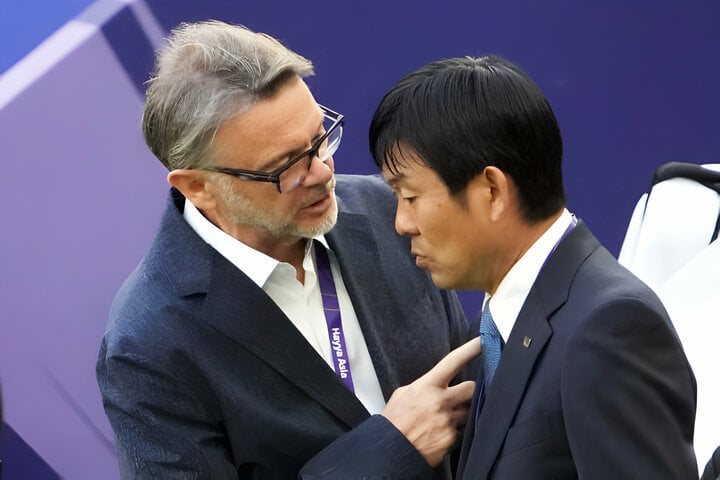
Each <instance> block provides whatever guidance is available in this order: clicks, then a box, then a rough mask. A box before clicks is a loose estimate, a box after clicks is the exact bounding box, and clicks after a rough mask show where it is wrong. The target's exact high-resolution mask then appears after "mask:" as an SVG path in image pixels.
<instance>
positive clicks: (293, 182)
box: [279, 117, 342, 192]
mask: <svg viewBox="0 0 720 480" xmlns="http://www.w3.org/2000/svg"><path fill="white" fill-rule="evenodd" d="M333 123H334V119H333V118H328V117H325V119H324V120H323V130H324V131H326V132H327V131H328V130H329V129H330V128H331V127H332V125H333ZM341 138H342V125H337V126H336V127H335V129H334V130H332V131H331V132H330V134H329V135H328V136H327V138H325V139H324V140H323V141H322V142H321V143H320V144H318V145H315V148H313V149H312V150H310V151H309V152H307V153H306V154H305V155H304V156H303V157H302V158H301V159H298V161H297V162H296V163H295V164H294V165H293V166H292V167H290V168H288V169H287V170H285V171H284V172H283V173H281V174H280V178H279V180H280V191H281V192H289V191H290V190H293V189H295V188H297V187H298V186H299V185H300V184H301V183H302V182H303V181H304V180H305V177H307V174H308V172H309V171H310V167H312V161H313V158H314V157H316V156H317V157H318V160H320V161H321V162H323V163H324V162H326V161H327V160H328V159H329V158H330V157H331V156H332V155H333V154H334V153H335V152H336V151H337V149H338V146H340V139H341Z"/></svg>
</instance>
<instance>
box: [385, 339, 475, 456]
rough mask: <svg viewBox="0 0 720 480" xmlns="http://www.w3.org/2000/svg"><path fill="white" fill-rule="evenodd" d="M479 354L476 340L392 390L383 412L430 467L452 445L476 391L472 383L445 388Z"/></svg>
mask: <svg viewBox="0 0 720 480" xmlns="http://www.w3.org/2000/svg"><path fill="white" fill-rule="evenodd" d="M479 353H480V339H479V338H475V339H473V340H470V341H469V342H467V343H466V344H464V345H462V346H460V347H458V348H456V349H455V350H453V351H452V352H450V353H448V354H447V355H446V356H445V358H443V359H442V360H440V361H439V362H438V364H437V365H435V366H434V367H433V368H431V369H430V370H429V371H428V372H427V373H426V374H425V375H423V376H422V377H420V378H418V379H417V380H415V381H414V382H412V383H411V384H410V385H405V386H404V387H400V388H398V389H397V390H395V392H393V394H392V396H391V397H390V400H388V403H387V405H386V406H385V409H384V410H383V412H382V415H383V416H385V418H387V419H388V420H389V421H390V422H391V423H392V424H393V425H394V426H395V427H396V428H397V429H398V430H400V431H401V432H402V433H403V434H404V435H405V436H406V437H407V439H408V440H409V441H410V443H412V444H413V446H414V447H415V448H416V449H417V451H418V452H420V454H421V455H422V456H423V457H425V460H427V462H428V463H429V464H430V466H432V467H436V466H437V465H438V464H440V462H441V461H442V459H443V457H444V456H445V454H447V452H448V450H449V449H450V448H451V447H452V446H453V445H454V444H455V440H456V438H457V434H458V428H459V427H461V426H463V425H465V421H466V420H467V416H468V411H469V407H470V401H471V400H472V396H473V392H474V390H475V382H473V381H466V382H462V383H460V384H458V385H454V386H452V387H449V386H448V385H449V384H450V381H451V380H452V379H453V378H454V377H455V376H456V375H457V374H458V372H460V370H461V369H462V368H463V366H464V365H465V364H466V363H467V362H469V361H470V360H471V359H472V358H474V357H476V356H477V355H478V354H479Z"/></svg>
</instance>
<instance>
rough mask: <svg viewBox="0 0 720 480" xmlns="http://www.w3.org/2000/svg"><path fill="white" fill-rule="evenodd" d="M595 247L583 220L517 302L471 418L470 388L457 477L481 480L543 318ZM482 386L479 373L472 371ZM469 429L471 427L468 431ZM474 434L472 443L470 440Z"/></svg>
mask: <svg viewBox="0 0 720 480" xmlns="http://www.w3.org/2000/svg"><path fill="white" fill-rule="evenodd" d="M599 246H600V244H599V242H598V241H597V240H596V239H595V237H593V235H592V234H591V233H590V231H589V230H588V228H587V226H586V225H585V224H584V223H583V222H579V223H578V224H577V226H576V227H575V228H574V229H573V231H572V232H570V234H569V235H568V236H567V237H566V238H565V239H563V240H562V241H561V242H560V244H559V245H558V247H557V249H556V250H555V252H553V254H552V255H551V256H550V258H549V259H548V261H547V263H546V264H545V266H544V267H543V269H542V270H541V271H540V273H539V275H538V278H537V279H536V281H535V284H534V285H533V287H532V288H531V290H530V293H529V294H528V297H527V299H526V301H525V303H524V304H523V307H522V309H521V310H520V313H519V314H518V318H517V320H516V322H515V325H514V326H513V329H512V331H511V333H510V336H509V337H508V341H507V343H506V344H505V347H504V348H503V354H502V358H501V361H500V364H499V365H498V367H497V370H496V371H495V376H494V378H493V384H492V389H491V390H489V391H488V392H484V393H486V394H487V395H486V398H485V401H484V405H483V407H482V409H481V413H480V417H479V418H477V417H476V413H477V403H478V401H479V398H478V397H479V396H480V395H479V394H480V393H481V392H480V391H481V389H482V387H479V388H478V389H476V395H475V398H473V403H472V407H471V413H470V417H469V418H468V425H470V426H471V427H470V428H467V429H466V432H465V438H464V441H463V446H462V450H461V457H460V458H461V460H460V466H459V474H460V475H459V477H461V476H462V472H464V471H471V472H473V475H474V476H477V477H478V478H486V477H487V476H488V475H489V473H490V470H491V468H492V465H493V463H494V462H495V458H496V457H497V455H498V453H499V452H500V448H501V447H502V443H503V441H504V439H505V435H506V433H507V431H508V429H509V428H510V424H511V423H512V419H513V418H514V416H515V413H516V411H517V409H518V406H519V405H520V402H521V400H522V397H523V393H524V392H525V388H526V386H527V383H528V381H529V379H530V375H531V373H532V370H533V367H534V366H535V363H536V361H537V359H538V357H539V356H540V354H541V352H542V351H543V349H544V347H545V344H546V343H547V342H548V341H549V340H550V337H551V336H552V328H551V326H550V323H549V319H550V318H551V317H552V315H553V314H554V313H555V312H556V311H557V310H558V309H559V308H561V307H562V306H563V305H564V304H565V302H566V301H567V298H568V295H569V291H570V286H571V283H572V279H573V277H574V276H575V274H576V272H577V270H578V268H580V265H581V264H582V263H583V262H584V261H585V259H587V257H588V256H590V254H591V253H592V252H593V251H594V250H596V249H597V248H598V247H599ZM478 373H479V376H478V379H477V381H478V383H479V384H480V385H482V380H483V379H482V369H478ZM472 426H475V428H472ZM475 431H477V432H478V435H477V441H474V442H473V437H475Z"/></svg>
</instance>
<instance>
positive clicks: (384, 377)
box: [326, 211, 401, 399]
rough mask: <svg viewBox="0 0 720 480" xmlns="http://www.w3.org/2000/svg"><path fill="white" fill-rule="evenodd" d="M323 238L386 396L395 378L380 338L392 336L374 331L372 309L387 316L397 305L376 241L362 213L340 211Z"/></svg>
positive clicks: (386, 397)
mask: <svg viewBox="0 0 720 480" xmlns="http://www.w3.org/2000/svg"><path fill="white" fill-rule="evenodd" d="M326 238H327V240H328V244H329V245H330V248H332V249H333V251H334V252H335V255H336V257H337V259H338V263H339V265H340V271H341V273H342V276H343V282H344V283H345V287H346V288H347V290H348V293H349V294H350V297H351V298H352V303H353V308H354V309H355V314H356V315H357V318H358V322H359V324H360V328H361V329H362V331H363V335H364V337H365V343H366V345H367V348H368V352H369V353H370V358H371V359H372V361H373V366H374V367H375V372H376V374H377V376H378V380H379V381H380V386H381V388H382V390H383V394H384V396H385V399H388V398H390V395H392V392H393V391H394V390H395V389H396V388H397V387H398V386H399V381H398V379H397V376H396V375H395V373H394V372H395V371H396V370H393V368H392V366H391V362H392V358H390V357H389V356H388V355H387V353H386V352H387V345H384V344H383V341H382V340H381V339H383V340H385V341H389V339H391V338H393V336H392V335H383V334H382V332H380V331H378V328H382V327H381V326H380V325H378V324H379V323H380V322H379V321H378V318H377V317H378V315H377V313H376V312H380V311H382V312H385V315H389V313H388V312H394V311H395V310H397V308H399V306H398V305H396V304H393V302H392V301H391V300H390V298H389V297H388V293H387V292H390V291H392V290H391V287H390V285H389V284H388V281H387V278H386V276H385V273H384V271H383V265H382V257H381V252H380V251H379V250H378V245H379V242H378V240H377V239H376V238H374V237H373V229H372V227H371V225H370V222H369V221H368V219H367V218H366V217H365V216H363V215H359V214H350V213H346V212H342V211H340V213H339V215H338V221H337V225H336V227H335V228H334V229H333V230H332V231H331V232H330V233H329V234H328V235H327V236H326ZM398 341H401V339H398Z"/></svg>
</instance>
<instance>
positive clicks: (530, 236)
mask: <svg viewBox="0 0 720 480" xmlns="http://www.w3.org/2000/svg"><path fill="white" fill-rule="evenodd" d="M562 212H563V211H562V210H560V211H559V212H557V213H556V214H554V215H552V216H551V217H549V218H546V219H544V220H541V221H539V222H537V223H532V224H528V223H525V222H519V223H518V224H516V225H514V226H513V227H512V228H511V229H510V230H509V231H508V235H506V236H505V238H509V239H516V241H514V242H511V243H509V244H508V248H507V249H506V250H505V254H504V255H503V256H502V258H501V259H500V261H498V262H497V263H496V266H497V270H496V272H494V274H493V275H492V277H493V278H494V281H492V283H491V285H490V286H489V287H488V288H487V289H486V291H487V292H488V293H489V294H490V295H494V294H495V291H496V290H497V287H498V286H499V285H500V282H502V280H503V279H504V278H505V276H506V275H507V274H508V272H509V271H510V269H512V267H513V266H514V265H515V264H516V263H517V262H518V260H520V259H521V258H522V257H523V255H525V253H527V251H528V250H530V247H532V246H533V245H534V244H535V242H537V241H538V239H539V238H540V237H542V236H543V234H544V233H545V232H547V231H548V229H549V228H550V227H551V226H552V224H553V223H555V221H556V220H557V219H558V218H560V215H562Z"/></svg>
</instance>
